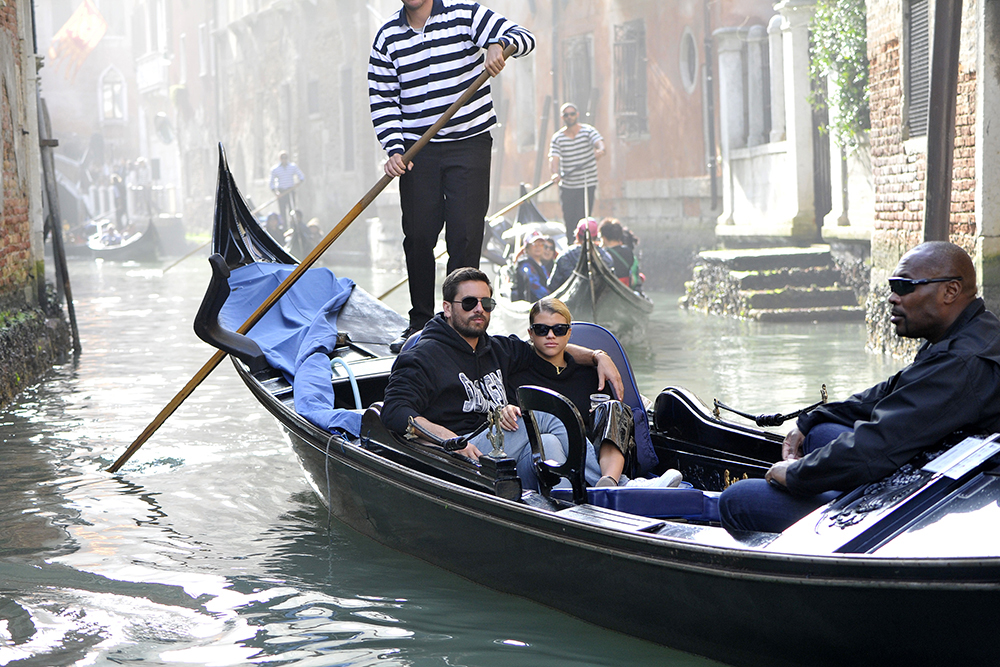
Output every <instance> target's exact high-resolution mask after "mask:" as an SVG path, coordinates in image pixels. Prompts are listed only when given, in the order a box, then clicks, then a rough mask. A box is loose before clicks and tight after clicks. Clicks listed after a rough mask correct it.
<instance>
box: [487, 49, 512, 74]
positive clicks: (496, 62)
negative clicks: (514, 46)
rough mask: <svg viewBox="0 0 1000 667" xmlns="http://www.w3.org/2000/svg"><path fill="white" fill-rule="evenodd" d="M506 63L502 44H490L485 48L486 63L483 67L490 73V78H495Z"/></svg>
mask: <svg viewBox="0 0 1000 667" xmlns="http://www.w3.org/2000/svg"><path fill="white" fill-rule="evenodd" d="M506 64H507V63H506V61H505V60H504V57H503V45H502V44H499V43H497V44H490V45H489V46H488V47H486V62H485V63H484V66H485V67H486V71H487V72H489V73H490V76H496V75H497V74H499V73H500V70H502V69H503V67H504V65H506Z"/></svg>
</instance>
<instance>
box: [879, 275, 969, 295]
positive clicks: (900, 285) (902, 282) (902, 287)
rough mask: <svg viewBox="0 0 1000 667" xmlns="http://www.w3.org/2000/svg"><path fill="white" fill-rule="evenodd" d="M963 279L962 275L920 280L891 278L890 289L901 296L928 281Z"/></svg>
mask: <svg viewBox="0 0 1000 667" xmlns="http://www.w3.org/2000/svg"><path fill="white" fill-rule="evenodd" d="M961 279H962V277H961V276H952V277H951V278H920V279H918V280H914V279H913V278H889V291H890V292H892V293H893V294H898V295H899V296H906V295H907V294H912V293H913V290H915V289H917V287H919V286H921V285H927V284H928V283H948V282H951V281H952V280H961Z"/></svg>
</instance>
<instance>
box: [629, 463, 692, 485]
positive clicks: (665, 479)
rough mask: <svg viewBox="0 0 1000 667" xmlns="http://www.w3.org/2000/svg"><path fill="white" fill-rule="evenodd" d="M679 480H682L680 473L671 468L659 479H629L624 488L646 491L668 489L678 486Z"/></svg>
mask: <svg viewBox="0 0 1000 667" xmlns="http://www.w3.org/2000/svg"><path fill="white" fill-rule="evenodd" d="M681 480H683V476H682V475H681V473H680V472H678V471H677V470H674V469H673V468H671V469H670V470H668V471H666V472H665V473H663V474H662V475H660V476H659V477H639V478H638V479H630V480H629V481H628V483H626V484H625V486H626V487H640V488H647V489H669V488H674V487H677V486H680V483H681Z"/></svg>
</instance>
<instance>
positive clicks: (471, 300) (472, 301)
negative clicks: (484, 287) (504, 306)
mask: <svg viewBox="0 0 1000 667" xmlns="http://www.w3.org/2000/svg"><path fill="white" fill-rule="evenodd" d="M480 301H481V302H482V303H483V310H484V311H486V312H487V313H491V312H493V309H494V308H496V307H497V300H496V299H494V298H493V297H491V296H484V297H483V298H482V299H479V298H477V297H474V296H467V297H465V298H464V299H462V300H461V301H452V302H451V303H460V304H462V310H464V311H465V312H467V313H471V312H472V311H473V310H475V309H476V304H477V303H479V302H480Z"/></svg>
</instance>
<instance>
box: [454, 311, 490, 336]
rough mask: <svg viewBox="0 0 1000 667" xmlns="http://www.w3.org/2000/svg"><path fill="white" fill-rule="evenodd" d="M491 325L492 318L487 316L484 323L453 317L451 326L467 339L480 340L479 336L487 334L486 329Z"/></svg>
mask: <svg viewBox="0 0 1000 667" xmlns="http://www.w3.org/2000/svg"><path fill="white" fill-rule="evenodd" d="M489 325H490V318H489V316H487V317H486V318H485V319H483V321H482V322H478V321H473V320H472V319H471V318H470V319H465V320H463V319H459V318H458V317H455V316H454V315H452V318H451V326H452V327H454V329H455V331H457V332H458V333H459V335H460V336H464V337H466V338H478V337H479V336H481V335H483V334H484V333H486V328H487V327H488V326H489Z"/></svg>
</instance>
